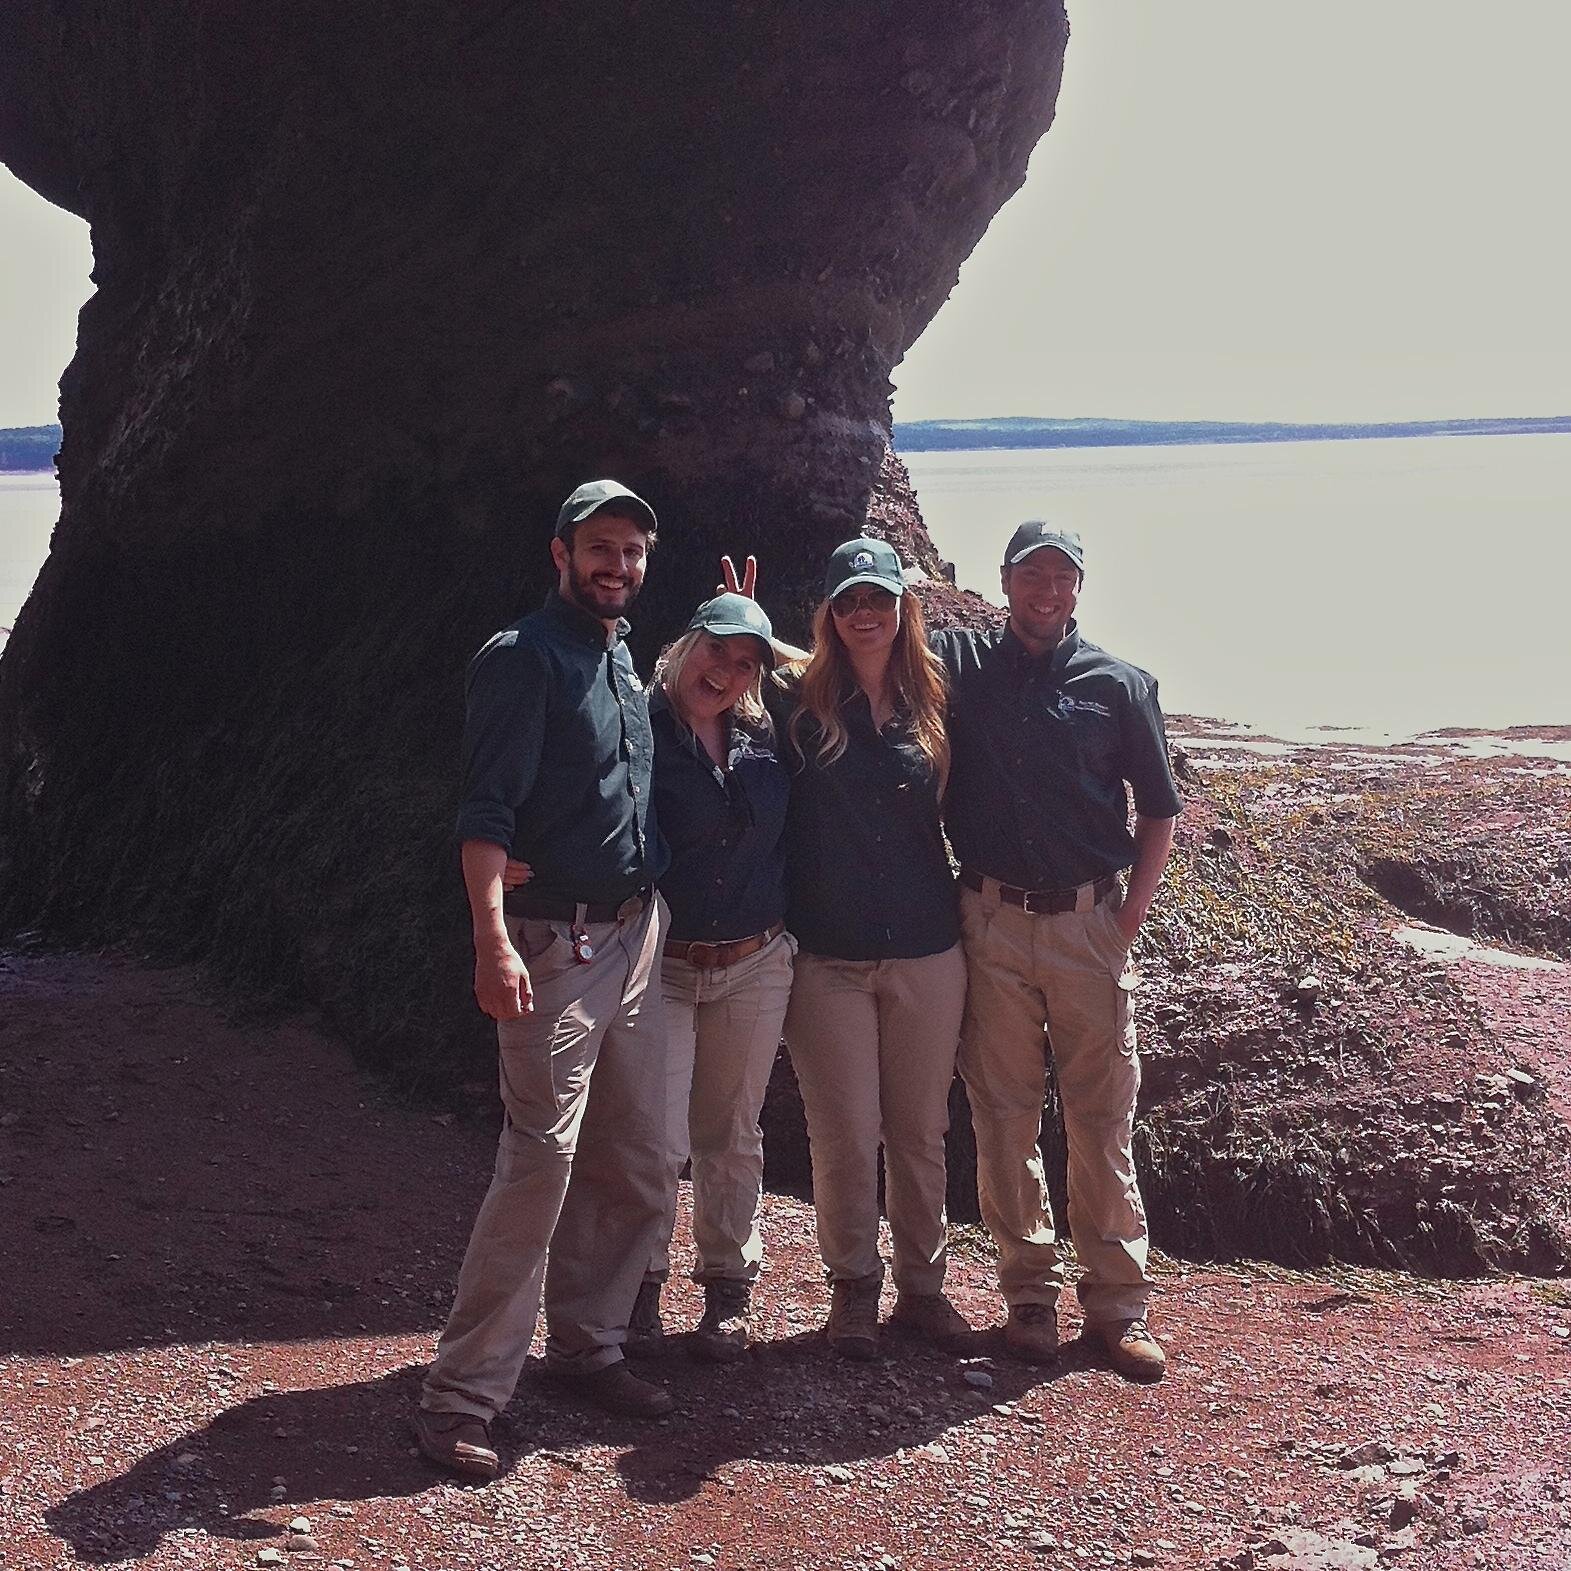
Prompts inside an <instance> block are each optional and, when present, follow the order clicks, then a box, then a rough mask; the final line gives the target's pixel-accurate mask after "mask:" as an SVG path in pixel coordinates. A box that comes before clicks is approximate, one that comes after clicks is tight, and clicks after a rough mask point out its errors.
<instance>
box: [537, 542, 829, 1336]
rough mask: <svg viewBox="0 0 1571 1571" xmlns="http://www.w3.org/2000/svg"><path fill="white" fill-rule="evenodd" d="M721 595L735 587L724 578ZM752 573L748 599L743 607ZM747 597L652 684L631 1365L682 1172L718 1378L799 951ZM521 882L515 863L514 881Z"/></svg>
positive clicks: (794, 654) (682, 649)
mask: <svg viewBox="0 0 1571 1571" xmlns="http://www.w3.org/2000/svg"><path fill="white" fill-rule="evenodd" d="M724 565H725V568H726V581H727V583H730V584H733V585H734V584H735V577H734V574H733V573H732V572H731V571H730V563H729V561H727V562H726V563H725V564H724ZM752 581H753V564H752V562H751V559H750V560H749V563H748V570H747V573H746V574H745V576H744V579H743V586H744V587H745V588H746V589H747V590H749V591H750V590H751V588H752ZM805 658H806V656H805V653H804V652H803V651H802V650H799V649H794V648H792V647H791V646H790V645H789V644H781V643H778V642H777V641H776V639H775V637H774V633H773V630H772V628H771V627H770V623H769V618H768V617H767V616H766V615H765V614H764V611H763V608H762V607H761V606H760V605H759V604H758V603H757V601H755V600H754V599H752V598H751V594H750V593H748V594H742V593H735V592H731V593H725V594H720V595H717V596H716V597H715V598H714V599H712V600H708V601H705V603H704V604H703V605H701V606H700V607H699V608H698V610H697V611H696V612H695V613H694V614H693V618H692V620H691V622H689V624H688V627H687V631H686V632H685V633H684V634H683V635H682V636H681V637H680V638H679V639H677V641H676V642H675V643H674V644H672V645H671V647H670V648H669V649H668V650H666V652H665V653H664V655H662V656H661V658H660V661H659V663H658V665H657V666H656V668H655V676H654V681H653V683H652V684H651V688H650V700H649V714H650V724H651V728H652V730H653V732H654V740H655V761H654V772H653V792H654V809H655V810H654V813H653V815H652V817H653V818H654V819H655V820H656V821H657V822H658V824H659V829H660V833H661V834H662V836H663V837H664V839H665V841H666V843H667V845H668V846H669V848H670V851H671V865H670V869H669V871H668V872H667V873H666V875H665V876H664V877H663V878H662V879H661V880H660V892H661V894H662V895H663V896H664V897H665V900H666V903H667V904H668V905H669V906H670V908H671V926H670V930H669V934H668V937H667V940H666V945H665V953H664V957H663V959H662V961H661V971H660V982H661V993H662V995H663V997H664V1001H665V1014H666V1022H667V1063H668V1068H669V1073H668V1079H667V1101H666V1125H667V1138H668V1143H669V1157H670V1163H671V1171H670V1184H669V1195H668V1206H667V1214H666V1222H665V1228H664V1231H663V1232H662V1233H661V1235H660V1242H659V1244H658V1246H657V1248H656V1252H655V1257H654V1259H653V1260H651V1261H650V1263H649V1266H648V1269H647V1272H646V1275H645V1277H644V1282H643V1285H642V1287H641V1288H640V1290H639V1294H638V1300H637V1303H636V1304H635V1305H634V1308H633V1312H632V1315H631V1317H630V1318H629V1321H628V1328H627V1342H626V1344H625V1349H624V1350H625V1352H626V1353H627V1354H628V1355H629V1356H630V1357H634V1358H638V1357H652V1356H656V1355H658V1354H660V1353H662V1352H663V1351H664V1350H665V1346H666V1336H665V1327H664V1321H663V1318H662V1314H661V1307H660V1297H661V1287H662V1284H663V1283H664V1282H665V1280H666V1277H667V1276H668V1274H669V1271H670V1244H671V1233H672V1228H673V1226H674V1223H675V1219H676V1190H677V1175H678V1174H679V1173H680V1171H681V1168H682V1164H683V1163H684V1162H686V1161H687V1160H688V1159H689V1157H691V1159H692V1164H693V1245H694V1252H695V1254H696V1256H697V1261H696V1264H695V1267H694V1271H693V1276H694V1279H695V1280H696V1281H697V1282H699V1283H700V1284H701V1285H702V1287H703V1290H704V1312H703V1318H702V1319H701V1320H700V1321H699V1324H698V1327H697V1330H696V1332H695V1334H694V1337H693V1340H692V1343H691V1348H692V1351H693V1352H694V1353H695V1354H696V1355H697V1356H699V1357H700V1358H705V1359H709V1360H711V1361H715V1362H728V1361H730V1360H733V1359H736V1358H739V1357H740V1356H741V1355H742V1354H743V1353H744V1352H745V1351H746V1349H747V1346H748V1342H749V1338H750V1333H751V1314H752V1289H753V1283H754V1282H755V1281H756V1280H757V1277H758V1273H759V1268H760V1264H761V1262H762V1259H763V1245H762V1241H761V1238H760V1234H759V1225H758V1222H759V1210H760V1204H761V1200H762V1196H763V1180H764V1156H763V1150H764V1147H763V1134H762V1132H761V1130H760V1128H759V1114H760V1112H761V1110H762V1108H763V1104H764V1092H765V1090H766V1089H767V1088H768V1085H769V1073H770V1070H771V1068H772V1067H773V1065H774V1060H775V1053H776V1051H777V1050H778V1048H779V1045H780V1034H781V1023H782V1021H783V1019H784V1017H785V1011H786V1001H787V999H788V997H789V996H790V991H791V961H792V955H793V953H794V951H795V944H794V941H793V940H792V938H791V936H790V935H789V934H788V933H787V932H786V931H785V928H784V921H783V918H784V915H785V887H784V850H783V846H782V837H783V835H784V831H785V819H786V806H787V800H788V797H789V794H790V780H789V776H788V775H787V773H786V770H785V766H784V765H783V764H782V763H781V761H780V759H779V757H778V756H777V753H776V747H775V735H774V726H773V723H772V722H771V720H770V718H769V716H768V715H767V714H766V712H765V710H764V706H763V702H762V698H761V688H762V684H763V682H764V680H765V678H766V676H767V674H768V673H769V672H770V671H772V670H773V669H774V667H775V665H776V663H777V661H779V660H781V659H786V660H790V659H805ZM525 876H527V869H526V868H524V867H523V866H522V865H521V864H510V865H509V869H508V879H509V880H517V879H519V878H522V877H525Z"/></svg>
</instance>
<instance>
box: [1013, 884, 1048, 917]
mask: <svg viewBox="0 0 1571 1571" xmlns="http://www.w3.org/2000/svg"><path fill="white" fill-rule="evenodd" d="M1038 900H1043V901H1047V902H1049V903H1048V904H1045V905H1042V906H1038V905H1037V901H1038ZM1051 900H1052V896H1051V895H1050V894H1045V893H1044V892H1043V891H1042V890H1040V889H1022V890H1021V891H1020V909H1021V910H1022V911H1024V912H1025V914H1026V915H1027V916H1047V915H1050V914H1051V912H1052V905H1051V903H1050V902H1051Z"/></svg>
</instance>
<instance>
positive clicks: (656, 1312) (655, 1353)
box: [622, 1281, 666, 1358]
mask: <svg viewBox="0 0 1571 1571" xmlns="http://www.w3.org/2000/svg"><path fill="white" fill-rule="evenodd" d="M664 1285H665V1284H664V1283H663V1282H653V1281H650V1282H641V1283H640V1284H639V1287H638V1297H637V1298H636V1299H634V1300H633V1312H632V1314H630V1315H629V1316H628V1317H627V1340H626V1341H625V1342H624V1343H623V1344H622V1354H623V1356H624V1357H626V1358H662V1357H664V1356H665V1353H666V1339H665V1322H664V1321H663V1320H662V1319H661V1318H660V1289H661V1288H662V1287H663V1286H664Z"/></svg>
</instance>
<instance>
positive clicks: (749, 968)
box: [649, 933, 796, 1282]
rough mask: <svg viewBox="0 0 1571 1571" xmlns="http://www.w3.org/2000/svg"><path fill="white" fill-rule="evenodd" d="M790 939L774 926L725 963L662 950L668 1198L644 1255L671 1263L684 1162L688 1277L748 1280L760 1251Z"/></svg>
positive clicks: (661, 1267) (653, 1268) (653, 1270)
mask: <svg viewBox="0 0 1571 1571" xmlns="http://www.w3.org/2000/svg"><path fill="white" fill-rule="evenodd" d="M795 952H796V940H795V939H794V938H792V937H791V936H790V934H788V933H781V934H780V935H779V936H778V937H776V938H774V939H773V940H771V941H770V942H769V943H768V944H766V945H765V946H764V947H763V948H762V949H760V950H759V951H758V953H757V954H755V955H749V956H748V957H747V959H745V960H739V961H737V963H736V964H735V965H733V966H725V967H723V968H706V967H703V966H694V965H689V964H688V962H687V961H685V960H679V959H673V958H672V957H670V956H667V957H666V958H665V959H664V960H663V961H662V962H661V967H660V988H661V992H662V993H663V994H664V997H665V1018H666V1043H667V1053H666V1076H667V1078H666V1131H667V1141H668V1149H669V1153H670V1164H671V1169H670V1172H671V1176H670V1185H669V1188H670V1196H671V1203H670V1207H669V1209H668V1210H667V1213H666V1221H665V1226H664V1229H663V1230H662V1232H661V1235H660V1241H659V1244H658V1246H657V1247H656V1249H655V1253H654V1258H653V1260H652V1262H651V1264H650V1268H649V1276H650V1277H651V1278H652V1279H654V1280H657V1281H664V1280H665V1278H666V1276H667V1275H669V1273H670V1269H671V1256H670V1245H671V1230H672V1227H673V1226H674V1224H675V1221H676V1186H677V1175H678V1174H679V1173H680V1172H681V1171H682V1164H683V1163H684V1162H686V1161H687V1160H688V1158H689V1157H690V1156H691V1158H692V1161H693V1244H694V1247H695V1248H696V1250H697V1253H698V1262H697V1266H696V1268H695V1269H694V1271H693V1279H694V1280H695V1281H699V1282H703V1281H713V1280H715V1279H717V1278H731V1279H733V1280H737V1281H743V1282H752V1281H754V1280H755V1279H756V1278H757V1276H758V1269H759V1266H760V1264H761V1263H762V1261H763V1258H764V1246H763V1239H762V1237H761V1235H760V1233H759V1229H758V1216H759V1209H760V1206H761V1204H762V1201H763V1194H764V1134H763V1130H762V1129H760V1128H759V1124H758V1117H759V1114H760V1113H761V1112H762V1111H763V1106H764V1093H765V1091H767V1090H768V1089H769V1074H770V1071H771V1070H772V1069H773V1068H774V1063H775V1054H776V1052H777V1051H778V1050H779V1047H780V1030H781V1025H782V1023H783V1021H784V1020H785V1012H786V1002H787V1000H788V999H789V998H790V996H791V957H792V955H793V954H794V953H795Z"/></svg>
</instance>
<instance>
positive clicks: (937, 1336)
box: [889, 1293, 976, 1353]
mask: <svg viewBox="0 0 1571 1571" xmlns="http://www.w3.org/2000/svg"><path fill="white" fill-rule="evenodd" d="M889 1326H890V1329H891V1330H896V1329H898V1330H901V1331H905V1332H909V1333H910V1334H911V1335H913V1336H920V1337H925V1338H926V1339H927V1340H928V1341H929V1342H931V1343H933V1344H934V1345H935V1346H936V1347H941V1348H944V1349H945V1350H946V1351H948V1352H951V1353H963V1352H965V1351H967V1349H968V1348H969V1347H970V1345H971V1342H972V1340H973V1339H974V1338H975V1336H976V1332H975V1331H974V1330H972V1328H971V1324H970V1322H969V1321H968V1320H967V1319H966V1318H965V1316H964V1315H962V1314H961V1313H960V1311H959V1310H958V1309H956V1308H955V1306H954V1305H953V1304H952V1303H950V1302H949V1300H948V1299H947V1298H946V1297H945V1296H944V1295H943V1294H942V1293H902V1294H900V1296H899V1297H898V1298H897V1299H896V1300H895V1307H894V1312H893V1313H892V1314H891V1315H890V1317H889Z"/></svg>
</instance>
